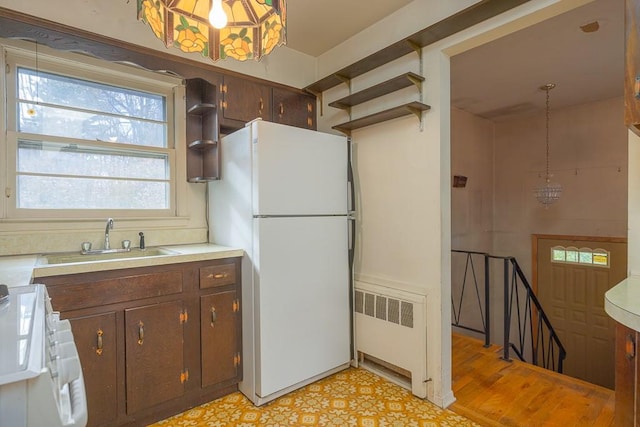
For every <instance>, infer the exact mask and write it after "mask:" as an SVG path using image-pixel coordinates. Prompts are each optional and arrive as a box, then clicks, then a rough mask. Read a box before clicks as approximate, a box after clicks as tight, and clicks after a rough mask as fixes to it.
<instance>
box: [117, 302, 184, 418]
mask: <svg viewBox="0 0 640 427" xmlns="http://www.w3.org/2000/svg"><path fill="white" fill-rule="evenodd" d="M124 321H125V331H126V332H125V348H126V351H125V353H126V354H125V360H126V362H127V363H126V368H125V371H126V384H127V414H135V413H137V412H139V411H140V410H141V409H145V408H148V407H150V406H155V405H157V404H159V403H162V402H166V401H167V400H171V399H175V398H177V397H180V396H182V395H183V394H184V382H185V381H186V375H187V374H186V372H187V371H186V370H185V369H184V353H183V347H184V342H183V341H184V337H183V331H182V325H183V323H184V310H183V303H182V301H169V302H165V303H161V304H153V305H148V306H144V307H135V308H129V309H126V310H125V311H124Z"/></svg>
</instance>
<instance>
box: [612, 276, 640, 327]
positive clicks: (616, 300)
mask: <svg viewBox="0 0 640 427" xmlns="http://www.w3.org/2000/svg"><path fill="white" fill-rule="evenodd" d="M604 310H605V311H606V312H607V314H608V315H609V316H611V317H612V318H613V319H614V320H615V321H616V322H618V323H621V324H623V325H625V326H626V327H628V328H631V329H635V330H636V331H640V276H629V277H627V278H626V279H624V280H623V281H622V282H620V283H618V284H617V285H616V286H614V287H613V288H611V289H609V290H608V291H607V292H606V293H605V294H604Z"/></svg>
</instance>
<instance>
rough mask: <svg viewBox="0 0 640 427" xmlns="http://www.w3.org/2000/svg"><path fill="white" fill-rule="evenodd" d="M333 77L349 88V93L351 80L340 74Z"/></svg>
mask: <svg viewBox="0 0 640 427" xmlns="http://www.w3.org/2000/svg"><path fill="white" fill-rule="evenodd" d="M335 76H336V77H337V78H338V79H339V80H340V81H341V82H342V83H345V84H346V85H347V86H349V92H351V79H350V78H349V77H347V76H343V75H342V74H337V73H336V74H335Z"/></svg>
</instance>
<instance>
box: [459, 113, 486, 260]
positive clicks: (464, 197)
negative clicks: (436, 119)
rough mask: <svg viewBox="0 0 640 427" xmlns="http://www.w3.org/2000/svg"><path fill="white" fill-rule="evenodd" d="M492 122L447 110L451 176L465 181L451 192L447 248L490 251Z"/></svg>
mask: <svg viewBox="0 0 640 427" xmlns="http://www.w3.org/2000/svg"><path fill="white" fill-rule="evenodd" d="M494 128H495V125H494V123H493V122H491V121H489V120H486V119H483V118H481V117H478V116H474V115H473V114H470V113H467V112H466V111H462V110H458V109H456V108H452V109H451V175H452V176H453V175H464V176H466V177H467V178H468V180H467V186H466V187H465V188H453V187H452V188H451V247H452V248H453V249H461V250H468V251H478V252H489V253H490V252H492V251H493V224H492V222H493V175H494V164H493V156H494V151H493V142H494Z"/></svg>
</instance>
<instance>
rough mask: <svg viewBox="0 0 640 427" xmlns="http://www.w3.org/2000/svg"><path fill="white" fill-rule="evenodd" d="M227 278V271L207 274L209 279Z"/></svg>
mask: <svg viewBox="0 0 640 427" xmlns="http://www.w3.org/2000/svg"><path fill="white" fill-rule="evenodd" d="M226 278H227V274H226V273H224V274H223V273H218V274H213V273H211V274H209V275H208V276H207V279H226Z"/></svg>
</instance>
